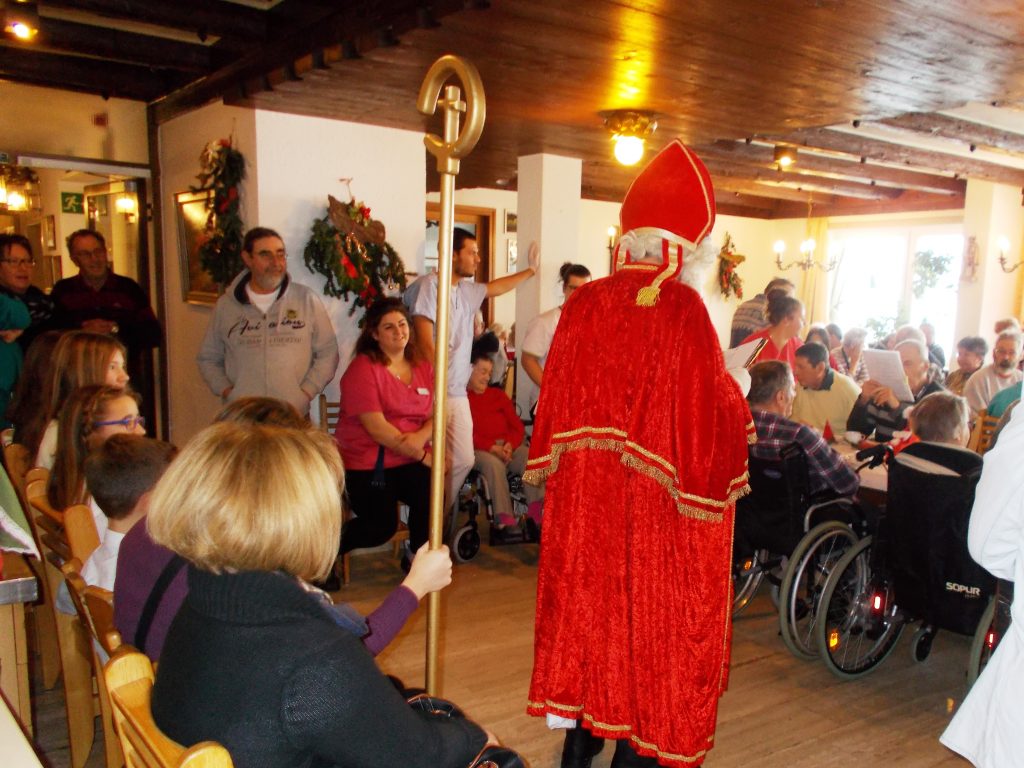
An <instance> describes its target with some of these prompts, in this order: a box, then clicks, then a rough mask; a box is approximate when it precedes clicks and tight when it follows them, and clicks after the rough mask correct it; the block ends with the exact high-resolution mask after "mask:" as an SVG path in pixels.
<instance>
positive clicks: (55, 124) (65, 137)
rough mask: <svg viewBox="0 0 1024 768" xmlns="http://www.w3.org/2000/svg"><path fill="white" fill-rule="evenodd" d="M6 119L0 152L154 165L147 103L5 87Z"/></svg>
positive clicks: (0, 100)
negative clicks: (97, 120)
mask: <svg viewBox="0 0 1024 768" xmlns="http://www.w3.org/2000/svg"><path fill="white" fill-rule="evenodd" d="M0 114H2V115H3V116H4V119H3V121H2V123H0V149H3V150H8V151H11V150H14V151H20V152H38V153H41V154H49V155H68V156H70V157H80V158H100V159H103V160H117V161H119V162H126V163H141V164H143V165H149V150H148V148H147V136H146V105H145V103H144V102H141V101H127V100H125V99H106V100H104V99H103V98H101V97H99V96H90V95H88V94H84V93H73V92H71V91H60V90H54V89H51V88H37V87H35V86H31V85H21V84H18V83H11V82H7V81H3V82H0ZM99 114H103V115H106V116H107V125H106V127H98V126H96V125H94V124H93V116H94V115H99Z"/></svg>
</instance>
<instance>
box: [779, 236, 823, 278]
mask: <svg viewBox="0 0 1024 768" xmlns="http://www.w3.org/2000/svg"><path fill="white" fill-rule="evenodd" d="M817 247H818V244H817V243H816V242H815V241H814V238H813V237H809V238H807V239H806V240H804V241H803V242H802V243H800V258H799V259H797V260H796V261H792V262H790V263H789V264H783V263H782V254H783V253H785V252H786V243H785V242H784V241H782V240H776V241H775V245H774V246H772V250H773V251H775V265H776V266H777V267H778V268H779V269H780V270H787V269H792V268H793V267H800V269H802V270H804V271H805V272H806V271H807V270H808V269H810V268H811V267H817V268H818V269H820V270H821V271H822V272H831V271H832V270H833V269H835V268H836V267H838V266H839V262H838V261H837V260H836V259H835V258H830V259H829V261H828V264H821V263H819V262H817V261H815V260H814V249H815V248H817Z"/></svg>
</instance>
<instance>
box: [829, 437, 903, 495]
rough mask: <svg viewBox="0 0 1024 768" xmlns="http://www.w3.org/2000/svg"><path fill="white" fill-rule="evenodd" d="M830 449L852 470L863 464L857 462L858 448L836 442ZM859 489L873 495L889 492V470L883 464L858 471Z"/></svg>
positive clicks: (842, 442) (842, 441)
mask: <svg viewBox="0 0 1024 768" xmlns="http://www.w3.org/2000/svg"><path fill="white" fill-rule="evenodd" d="M832 447H833V448H834V449H835V450H836V453H838V454H839V455H840V456H842V457H843V460H844V461H845V462H846V463H847V464H849V465H850V467H851V468H853V469H854V470H856V469H857V467H859V466H860V465H861V464H863V463H864V462H863V461H857V451H858V450H859V448H857V447H856V446H853V445H850V444H849V443H848V442H846V441H845V440H842V439H840V440H837V441H836V442H835V443H834V444H833V445H832ZM860 487H861V490H866V491H872V492H873V493H874V494H885V493H886V492H887V491H888V490H889V470H888V469H887V468H886V466H885V465H884V464H879V465H878V466H877V467H872V468H871V469H868V468H867V467H865V468H864V469H862V470H861V471H860Z"/></svg>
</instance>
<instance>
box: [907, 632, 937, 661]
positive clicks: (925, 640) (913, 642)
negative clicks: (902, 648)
mask: <svg viewBox="0 0 1024 768" xmlns="http://www.w3.org/2000/svg"><path fill="white" fill-rule="evenodd" d="M934 640H935V627H931V626H928V625H927V624H922V625H921V626H920V627H918V629H917V631H916V632H914V636H913V637H912V638H910V658H911V659H913V660H914V662H915V663H917V664H921V663H923V662H924V661H925V660H927V658H928V656H929V655H931V652H932V642H933V641H934Z"/></svg>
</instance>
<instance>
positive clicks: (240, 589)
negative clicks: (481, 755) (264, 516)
mask: <svg viewBox="0 0 1024 768" xmlns="http://www.w3.org/2000/svg"><path fill="white" fill-rule="evenodd" d="M153 716H154V718H155V720H156V723H157V725H159V726H160V728H161V729H162V730H163V731H164V732H165V733H166V734H167V735H168V736H170V737H171V738H172V739H174V740H175V741H177V742H179V743H181V744H185V745H192V744H195V743H196V742H199V741H203V740H205V739H212V740H214V741H217V742H220V743H221V744H223V745H224V746H225V747H226V748H227V750H228V751H229V752H230V753H231V758H232V760H233V761H234V764H235V766H236V768H293V767H294V768H299V767H300V766H303V767H305V766H330V765H336V766H346V767H347V766H352V767H353V768H355V767H356V766H358V768H378V767H379V768H394V767H395V766H402V767H403V768H417V767H418V766H422V768H465V766H467V765H469V763H470V762H471V761H472V759H473V758H474V757H475V756H476V755H477V753H478V752H479V751H480V750H481V749H482V748H483V746H484V742H485V736H484V733H483V731H482V730H481V729H480V728H479V726H477V725H474V724H473V723H472V722H471V721H469V720H463V719H447V718H441V717H438V716H436V715H428V714H425V713H422V712H415V711H413V710H412V709H410V707H409V706H407V705H406V703H405V701H404V700H403V698H402V697H401V695H400V694H399V693H398V691H397V689H395V688H394V686H393V685H392V684H391V683H390V682H389V681H388V679H387V678H386V677H384V675H383V674H382V673H381V672H380V670H379V669H378V668H377V666H376V665H375V663H374V660H373V658H372V657H371V656H370V654H369V653H368V652H367V650H366V648H365V647H363V644H362V643H361V642H360V641H359V640H358V639H357V638H356V637H355V636H354V635H352V634H350V633H349V632H346V631H345V630H344V629H341V628H339V627H338V626H337V625H336V624H335V623H334V621H333V620H332V619H331V617H330V616H329V615H328V614H327V612H326V610H325V608H324V607H323V606H322V605H321V603H320V602H319V601H318V600H317V598H315V597H313V596H312V595H309V594H307V593H306V592H304V591H303V590H302V588H301V587H300V586H299V585H298V584H297V583H296V582H295V581H294V580H293V579H292V578H290V577H288V576H286V575H283V574H280V573H263V572H247V573H239V574H221V575H215V574H212V573H208V572H205V571H200V570H197V569H195V568H190V569H189V593H188V598H187V599H186V600H185V603H184V605H183V606H182V608H181V610H180V611H179V613H178V615H177V616H176V617H175V619H174V622H173V623H172V624H171V628H170V630H169V632H168V634H167V640H166V642H165V643H164V647H163V651H162V653H161V656H160V667H159V670H158V674H157V678H156V685H155V687H154V689H153Z"/></svg>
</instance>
